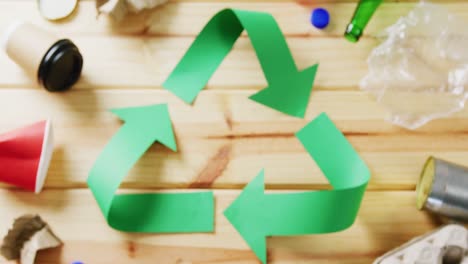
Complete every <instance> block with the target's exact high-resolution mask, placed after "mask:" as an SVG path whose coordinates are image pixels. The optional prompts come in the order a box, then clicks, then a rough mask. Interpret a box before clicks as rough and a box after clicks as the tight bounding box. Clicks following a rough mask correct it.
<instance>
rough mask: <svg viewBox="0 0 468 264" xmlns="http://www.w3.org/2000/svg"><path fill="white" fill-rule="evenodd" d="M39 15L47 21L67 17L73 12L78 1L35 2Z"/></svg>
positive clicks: (40, 0)
mask: <svg viewBox="0 0 468 264" xmlns="http://www.w3.org/2000/svg"><path fill="white" fill-rule="evenodd" d="M37 4H38V7H39V11H40V12H41V15H42V16H43V17H44V18H46V19H48V20H58V19H63V18H66V17H68V16H69V15H70V14H71V13H73V11H74V10H75V8H76V6H77V4H78V0H37Z"/></svg>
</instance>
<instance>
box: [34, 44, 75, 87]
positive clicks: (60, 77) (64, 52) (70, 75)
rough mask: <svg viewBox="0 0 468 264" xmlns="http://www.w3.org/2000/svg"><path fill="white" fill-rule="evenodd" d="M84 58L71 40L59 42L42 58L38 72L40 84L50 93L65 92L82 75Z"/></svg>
mask: <svg viewBox="0 0 468 264" xmlns="http://www.w3.org/2000/svg"><path fill="white" fill-rule="evenodd" d="M82 68H83V57H82V56H81V53H80V51H79V50H78V48H77V47H76V45H75V44H73V42H71V40H68V39H61V40H59V41H57V42H56V43H55V44H54V45H52V47H50V49H49V50H48V51H47V53H46V54H45V55H44V57H43V58H42V61H41V64H40V65H39V70H38V74H37V75H38V79H39V83H40V84H41V85H42V86H44V88H46V89H47V90H48V91H51V92H58V91H65V90H67V89H69V88H70V87H72V86H73V84H75V83H76V82H77V81H78V79H79V78H80V75H81V69H82Z"/></svg>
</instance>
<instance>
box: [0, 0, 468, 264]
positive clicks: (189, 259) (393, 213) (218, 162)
mask: <svg viewBox="0 0 468 264" xmlns="http://www.w3.org/2000/svg"><path fill="white" fill-rule="evenodd" d="M416 2H417V1H397V0H392V1H386V3H385V4H383V5H382V7H381V8H380V9H379V10H378V12H377V13H376V14H375V16H374V18H373V20H372V21H371V23H370V24H369V26H368V28H367V30H366V34H365V36H364V37H363V38H362V40H361V41H360V42H359V43H358V44H351V43H348V42H347V41H346V40H344V38H342V37H341V36H342V32H343V30H344V27H345V25H346V24H347V22H348V21H349V19H350V16H351V14H352V12H353V10H354V8H355V5H356V1H353V0H317V1H315V0H314V1H312V0H304V1H289V0H269V1H260V0H255V1H250V0H238V1H229V0H223V1H213V0H176V1H171V2H170V3H169V4H167V5H165V6H163V7H161V8H157V9H154V10H150V11H145V12H143V13H142V14H141V15H138V16H136V15H133V16H130V17H129V18H128V19H126V20H125V22H124V23H120V24H116V23H115V22H113V21H112V20H110V19H108V18H107V17H106V16H100V17H98V18H97V13H96V11H95V9H94V1H92V0H82V1H80V3H79V6H78V9H77V11H76V12H75V13H74V14H73V15H72V16H71V17H70V18H68V19H65V20H63V21H60V22H49V21H46V20H44V19H42V18H41V16H40V14H39V13H38V11H37V8H36V1H35V0H22V1H17V0H1V1H0V33H1V32H3V31H4V30H5V29H6V28H7V26H8V25H9V24H10V23H11V22H13V21H14V20H17V19H27V20H29V21H32V22H33V23H35V24H38V25H40V26H41V27H43V28H46V29H48V30H51V31H53V32H55V33H56V34H57V35H59V36H64V37H69V38H71V39H73V41H74V42H76V44H77V45H78V46H79V48H80V50H81V52H82V53H83V55H84V57H85V67H84V70H83V76H82V78H81V80H80V81H79V83H78V84H77V85H76V86H75V87H74V88H73V90H71V91H69V92H66V93H59V94H51V93H47V92H45V91H43V90H42V89H41V88H39V87H38V86H37V85H36V84H35V82H34V80H31V79H30V78H29V77H28V76H26V75H25V74H24V72H23V71H22V70H21V69H20V68H19V67H18V66H17V65H15V64H14V63H13V62H12V61H10V60H9V59H8V58H7V56H6V55H5V54H3V53H0V109H1V110H3V111H2V114H1V116H0V133H1V132H6V131H9V130H11V129H13V128H16V127H20V126H22V125H25V124H28V123H31V122H34V121H37V120H40V119H44V118H51V119H52V121H53V124H54V132H55V138H56V149H55V152H54V156H53V160H52V163H51V167H50V170H49V174H48V178H47V181H46V185H45V191H44V192H43V193H42V194H40V195H37V196H36V195H33V194H30V193H27V192H23V191H21V190H18V189H16V188H14V187H12V186H8V185H0V216H2V218H1V220H0V236H3V235H4V234H5V232H6V231H7V228H8V227H9V226H10V225H11V223H12V220H13V219H14V218H15V217H17V216H19V215H20V214H22V213H39V214H41V215H42V216H43V217H44V218H45V219H46V220H47V221H49V223H50V224H51V226H52V228H53V229H54V230H55V231H56V233H57V234H58V235H59V236H60V237H61V238H62V239H63V240H64V242H65V245H64V246H63V247H62V248H60V249H53V250H48V251H45V252H42V253H41V254H39V257H38V261H37V263H45V264H50V263H71V262H72V261H76V260H81V261H84V262H85V263H86V264H89V263H93V264H94V263H98V264H101V263H103V264H104V263H123V264H126V263H163V264H164V263H177V264H186V263H258V262H257V261H256V259H255V257H254V255H253V253H252V252H251V251H250V250H249V249H248V247H247V245H246V244H245V242H244V241H243V240H242V238H241V237H240V236H239V235H238V234H237V232H236V231H235V230H234V229H233V227H232V226H231V225H230V224H229V223H228V221H227V220H226V218H225V217H224V216H223V215H222V212H223V210H224V209H225V208H226V207H227V206H228V205H229V204H230V203H231V202H232V201H233V199H234V198H235V197H236V196H237V195H238V194H239V193H240V190H241V189H242V188H243V187H244V185H245V184H246V183H248V182H249V181H250V180H251V179H253V177H254V176H255V175H256V174H257V173H258V171H259V170H260V169H261V168H265V169H266V185H267V188H268V189H274V190H275V191H276V190H279V191H286V192H292V191H296V190H304V189H307V190H313V189H326V188H329V186H328V185H327V182H326V180H325V179H324V177H323V175H322V174H321V172H320V171H319V170H318V168H317V166H316V165H315V164H314V162H313V161H312V159H311V158H310V157H309V156H308V155H307V154H306V153H305V151H304V149H303V148H302V146H301V144H300V143H299V142H298V141H297V139H296V138H295V137H294V133H295V132H297V131H298V130H299V129H300V128H301V127H303V126H304V125H305V124H306V123H307V122H309V121H310V120H311V119H313V118H314V117H315V116H317V115H318V114H319V113H321V112H327V113H328V114H329V116H330V117H331V118H332V119H333V121H334V122H336V124H337V126H338V127H339V128H340V129H341V130H342V131H343V132H344V134H345V135H346V136H347V138H348V139H349V140H350V142H351V143H352V144H353V145H354V146H355V148H356V149H357V150H358V151H359V153H360V154H361V156H362V157H363V159H364V160H365V161H366V163H367V164H368V165H369V167H370V169H371V171H372V179H371V181H370V183H369V191H368V192H367V193H366V195H365V199H364V202H363V206H362V210H361V211H360V213H359V217H358V219H357V221H356V224H355V225H354V226H353V227H352V228H350V229H349V230H346V231H344V232H340V233H336V234H327V235H319V236H303V237H273V238H269V239H268V247H269V251H268V254H269V258H270V260H271V263H280V264H285V263H288V264H289V263H290V264H293V263H294V264H295V263H318V264H321V263H331V264H335V263H336V264H338V263H344V264H358V263H372V261H373V260H374V259H375V258H376V257H378V256H379V255H381V254H383V253H384V252H386V251H388V250H390V249H392V248H393V247H396V246H398V245H400V244H402V243H403V242H405V241H407V240H409V239H410V238H412V237H414V236H417V235H421V234H423V233H424V232H426V231H429V230H431V229H433V228H434V227H435V226H437V225H439V224H440V223H441V222H440V220H439V219H436V218H433V217H431V216H430V215H428V214H426V213H424V212H420V211H418V210H417V209H416V208H415V194H414V188H415V184H416V182H417V178H418V177H419V172H420V170H421V167H422V164H423V162H424V160H425V159H426V158H427V157H428V156H429V155H435V156H437V157H441V158H445V159H448V160H451V161H453V162H458V163H461V164H463V163H465V164H466V160H468V133H467V132H468V110H462V111H460V112H459V113H456V114H454V115H453V116H451V117H449V118H446V119H441V120H436V121H434V122H431V123H430V124H429V125H427V126H424V127H423V128H421V129H419V130H417V131H406V130H404V129H401V128H398V127H395V126H392V125H391V124H389V123H387V122H385V121H384V119H385V118H386V116H387V112H386V111H385V109H383V108H382V107H381V106H379V105H378V104H377V103H376V102H375V100H374V99H373V98H372V97H371V96H370V95H368V94H367V93H365V92H363V91H361V90H359V81H360V79H361V78H362V77H363V76H364V75H365V74H366V73H367V65H366V58H367V56H368V54H369V52H370V51H371V50H372V49H373V48H374V47H375V46H376V45H378V43H379V40H378V39H377V36H378V34H379V33H380V32H382V30H383V29H384V28H385V27H386V26H389V25H391V24H392V23H394V22H395V21H396V20H397V19H398V17H400V16H401V15H404V14H405V13H406V12H408V11H409V10H410V9H411V8H412V7H414V6H415V5H416V4H417V3H416ZM435 2H437V3H439V4H442V5H443V6H445V7H447V8H448V9H449V10H450V11H451V12H453V13H455V14H457V15H459V16H461V17H464V18H466V19H468V2H466V1H462V0H451V1H444V0H438V1H435ZM317 6H323V7H325V8H328V10H329V11H330V12H331V16H332V24H331V25H330V27H329V28H328V29H327V30H326V31H324V32H322V31H318V30H316V29H314V28H313V27H312V26H310V24H309V22H308V19H309V14H310V10H312V9H313V8H315V7H317ZM226 7H233V8H242V9H249V10H257V11H266V12H271V13H272V14H273V16H274V17H275V18H276V19H277V21H278V24H279V25H280V27H281V29H282V30H283V32H284V34H285V35H286V36H287V41H288V44H289V45H290V47H291V50H292V53H293V55H294V58H295V60H296V63H297V65H298V66H299V67H300V68H304V67H307V66H310V65H312V64H314V63H317V62H319V63H320V67H319V72H318V75H317V80H316V83H315V87H314V91H313V93H312V97H311V100H310V105H309V108H308V111H307V114H306V118H305V119H297V118H291V117H287V116H285V115H282V114H279V113H276V112H274V111H272V110H270V109H268V108H265V107H263V106H261V105H258V104H256V103H254V102H252V101H250V100H249V99H248V96H249V95H251V94H252V93H254V92H255V91H257V90H259V89H262V88H263V87H265V86H266V81H265V78H264V76H263V73H262V71H261V69H260V66H259V64H258V61H257V58H256V56H255V53H254V51H253V50H252V46H251V44H250V41H249V39H248V38H247V37H246V36H245V35H243V37H242V38H241V39H240V40H238V41H237V43H236V45H235V47H234V50H233V52H232V53H231V54H229V56H228V57H227V59H226V60H225V61H224V62H223V63H222V65H221V67H220V69H219V70H218V71H217V72H216V73H215V75H214V76H213V78H212V79H211V80H210V82H209V83H208V86H207V88H206V90H204V91H203V92H202V93H201V94H200V96H199V97H198V99H197V100H196V102H195V104H194V105H193V106H189V105H186V104H184V103H183V102H181V101H180V100H179V99H178V98H176V97H175V96H173V95H172V94H170V93H168V92H166V91H164V90H162V86H161V84H162V83H163V81H164V80H165V78H167V76H168V74H169V73H170V71H171V70H172V69H173V67H174V66H175V65H176V63H177V62H178V61H179V59H180V58H181V56H182V55H183V54H184V52H185V51H186V49H187V48H188V46H189V45H190V43H191V42H192V41H193V38H194V37H195V36H196V34H197V33H198V32H199V31H200V29H201V28H202V26H203V25H204V24H205V23H206V22H207V21H208V20H209V18H210V17H211V16H212V15H214V14H215V13H216V12H217V11H219V10H221V9H223V8H226ZM154 103H168V104H169V107H170V114H171V117H172V119H173V122H174V128H175V133H176V137H177V143H178V145H179V149H180V150H179V152H177V153H173V152H171V151H170V150H168V149H165V148H163V147H162V146H160V145H155V146H153V147H152V148H151V149H150V150H149V151H148V153H147V154H146V155H145V156H144V157H143V158H142V159H141V160H140V161H139V162H138V164H137V165H136V166H135V168H134V169H133V170H132V171H131V173H130V174H129V175H128V177H126V178H125V180H124V182H123V183H122V186H121V187H122V188H123V189H124V191H130V192H141V191H161V190H160V189H167V190H164V191H184V192H186V191H192V190H193V189H198V188H203V189H206V188H209V189H215V194H216V231H215V232H214V233H213V234H179V235H175V234H173V235H136V234H125V233H121V232H117V231H114V230H112V229H111V228H109V227H108V226H107V224H106V223H105V221H104V218H103V216H102V215H101V213H100V212H99V210H98V207H97V205H96V204H95V202H94V199H93V197H92V195H91V193H90V192H89V190H88V189H87V186H86V178H87V173H88V172H89V169H90V168H91V166H92V164H93V162H94V160H95V159H96V157H97V156H98V155H99V153H100V151H101V150H102V148H103V146H104V145H105V144H106V142H107V141H108V140H109V139H110V138H111V137H112V135H113V134H114V133H115V132H116V131H117V130H118V129H119V127H120V126H121V122H119V120H118V119H117V118H116V117H115V116H113V115H112V114H111V113H109V112H108V109H111V108H118V107H126V106H138V105H147V104H154ZM411 103H413V104H417V103H418V102H417V101H416V102H411ZM311 221H313V219H311Z"/></svg>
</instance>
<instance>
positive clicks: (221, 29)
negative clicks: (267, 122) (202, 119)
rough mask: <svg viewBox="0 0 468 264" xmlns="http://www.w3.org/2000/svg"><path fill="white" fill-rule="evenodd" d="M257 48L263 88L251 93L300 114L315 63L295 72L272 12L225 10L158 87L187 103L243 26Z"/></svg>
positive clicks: (269, 103) (277, 107) (270, 105)
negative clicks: (264, 86) (265, 81)
mask: <svg viewBox="0 0 468 264" xmlns="http://www.w3.org/2000/svg"><path fill="white" fill-rule="evenodd" d="M244 29H245V30H246V31H247V33H248V35H249V38H250V40H251V41H252V45H253V47H254V49H255V52H256V53H257V57H258V60H259V61H260V65H261V67H262V69H263V73H264V74H265V77H266V80H267V82H268V87H267V88H266V89H264V90H262V91H260V92H259V93H257V94H254V95H253V96H251V97H250V98H251V99H252V100H254V101H257V102H259V103H261V104H264V105H266V106H268V107H270V108H273V109H276V110H277V111H280V112H283V113H285V114H288V115H292V116H297V117H304V115H305V111H306V108H307V105H308V102H309V96H310V92H311V90H312V85H313V82H314V79H315V74H316V72H317V67H318V65H317V64H316V65H314V66H312V67H310V68H307V69H305V70H303V71H299V70H298V69H297V67H296V64H295V63H294V59H293V57H292V55H291V52H290V50H289V48H288V44H287V43H286V40H285V39H284V36H283V34H282V33H281V30H280V28H279V27H278V24H277V23H276V21H275V19H274V18H273V16H272V15H270V14H268V13H262V12H251V11H244V10H235V9H225V10H222V11H220V12H219V13H217V14H216V15H215V16H214V17H213V18H212V19H211V20H210V21H209V22H208V24H206V26H205V28H204V29H203V30H202V31H201V33H200V34H199V35H198V36H197V38H196V39H195V41H194V42H193V43H192V45H191V46H190V48H189V49H188V51H187V52H186V53H185V55H184V57H183V58H182V60H181V61H180V62H179V64H177V66H176V67H175V69H174V70H173V71H172V73H171V74H170V75H169V77H168V78H167V80H166V81H165V82H164V84H163V86H164V87H165V88H166V89H167V90H169V91H171V92H173V93H174V94H175V95H177V96H178V97H180V98H181V99H182V100H184V101H185V102H187V103H192V102H193V100H194V99H195V97H196V96H197V95H198V93H199V92H200V91H201V90H202V89H203V87H204V86H205V85H206V84H207V83H208V80H209V79H210V78H211V76H212V75H213V73H214V72H215V71H216V69H217V68H218V67H219V65H220V64H221V62H222V61H223V60H224V58H225V57H226V56H227V55H228V54H229V52H230V51H231V49H232V48H233V46H234V43H235V42H236V40H237V39H238V38H239V36H240V34H241V33H242V31H243V30H244Z"/></svg>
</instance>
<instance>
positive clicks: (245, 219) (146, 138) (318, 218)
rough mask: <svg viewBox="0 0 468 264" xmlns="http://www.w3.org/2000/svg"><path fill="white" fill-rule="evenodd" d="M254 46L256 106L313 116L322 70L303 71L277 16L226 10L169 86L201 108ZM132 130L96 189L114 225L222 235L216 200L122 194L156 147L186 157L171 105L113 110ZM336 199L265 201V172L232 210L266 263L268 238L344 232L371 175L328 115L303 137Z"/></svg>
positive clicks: (116, 146)
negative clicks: (224, 71)
mask: <svg viewBox="0 0 468 264" xmlns="http://www.w3.org/2000/svg"><path fill="white" fill-rule="evenodd" d="M244 29H245V30H246V31H247V33H248V34H249V37H250V39H251V41H252V44H253V47H254V49H255V51H256V54H257V57H258V59H259V61H260V64H261V66H262V69H263V72H264V74H265V77H266V79H267V82H268V87H267V88H265V89H263V90H262V91H260V92H258V93H257V94H254V95H253V96H251V99H252V100H254V101H256V102H259V103H261V104H263V105H265V106H268V107H270V108H272V109H275V110H277V111H280V112H283V113H286V114H288V115H291V116H297V117H303V116H304V115H305V111H306V108H307V104H308V101H309V96H310V92H311V89H312V88H311V87H312V85H313V81H314V78H315V74H316V71H317V65H314V66H312V67H310V68H307V69H306V70H303V71H299V70H298V69H297V67H296V65H295V63H294V60H293V57H292V55H291V52H290V50H289V48H288V46H287V43H286V41H285V39H284V36H283V34H282V33H281V31H280V29H279V27H278V25H277V23H276V21H275V20H274V18H273V17H272V16H271V15H270V14H267V13H261V12H251V11H244V10H233V9H225V10H223V11H221V12H219V13H218V14H216V15H215V16H214V17H213V18H212V19H211V20H210V21H209V22H208V24H207V25H206V26H205V28H204V29H203V30H202V32H201V33H200V34H199V35H198V36H197V38H196V40H195V41H194V42H193V43H192V45H191V47H190V48H189V50H188V51H187V53H186V54H185V56H184V57H183V58H182V60H181V61H180V62H179V63H178V65H177V66H176V67H175V69H174V71H173V72H172V73H171V74H170V76H169V77H168V79H167V80H166V81H165V83H164V84H163V86H164V87H165V88H166V89H168V90H170V91H171V92H173V93H174V94H176V95H177V96H178V97H180V98H181V99H182V100H184V101H185V102H188V103H191V102H192V101H193V100H194V99H195V97H196V96H197V94H198V93H199V92H200V91H201V90H202V89H203V87H204V86H205V85H206V83H207V82H208V80H209V78H210V77H211V76H212V74H213V73H214V72H215V70H216V69H217V68H218V67H219V65H220V64H221V62H222V61H223V60H224V58H225V57H226V56H227V54H228V53H229V52H230V50H231V49H232V47H233V45H234V43H235V41H236V40H237V39H238V38H239V36H240V34H241V33H242V31H243V30H244ZM112 112H113V113H114V114H116V115H117V116H118V117H119V118H120V119H121V120H122V121H124V125H123V126H122V127H121V128H120V130H119V131H118V132H117V133H116V134H115V135H114V136H113V137H112V138H111V140H110V142H109V143H108V144H107V145H106V147H105V148H104V150H103V151H102V153H101V154H100V155H99V157H98V158H97V160H96V162H95V163H94V165H93V168H92V169H91V171H90V173H89V177H88V181H87V182H88V185H89V187H90V189H91V191H92V193H93V195H94V197H95V199H96V201H97V203H98V205H99V207H100V209H101V211H102V213H103V214H104V216H105V218H106V220H107V222H108V223H109V225H110V226H111V227H113V228H115V229H117V230H120V231H126V232H145V233H196V232H213V231H214V217H215V216H214V215H215V212H214V211H215V208H214V195H213V192H211V191H202V192H189V193H137V194H116V191H117V190H118V188H119V185H120V183H121V182H122V180H123V178H124V177H125V176H126V175H127V174H128V172H129V171H130V170H131V168H132V167H133V166H134V165H135V163H136V162H137V161H138V160H139V159H140V158H141V157H142V156H143V154H144V153H145V152H146V151H147V150H148V149H149V148H150V147H151V145H153V144H154V143H155V142H156V141H158V142H160V143H161V144H163V145H165V146H166V147H168V148H169V149H171V150H173V151H176V150H177V146H176V143H175V138H174V133H173V130H172V123H171V119H170V116H169V111H168V107H167V105H166V104H158V105H150V106H143V107H131V108H121V109H114V110H112ZM296 137H297V138H298V140H299V141H300V142H301V143H302V144H303V146H304V148H305V150H306V151H307V152H308V153H309V154H310V156H311V157H312V158H313V159H314V160H315V162H316V163H317V165H318V166H319V167H320V169H321V170H322V172H323V174H324V175H325V177H326V178H327V179H328V181H329V182H330V184H331V185H332V187H333V189H332V190H323V191H303V192H292V193H265V189H264V171H263V170H262V171H261V172H260V173H259V174H258V176H257V177H256V178H254V180H252V181H251V182H250V183H249V184H248V185H247V186H246V187H245V189H244V190H243V192H242V193H241V194H240V195H239V197H238V198H237V199H236V200H235V201H234V202H233V203H232V204H231V205H230V206H229V207H228V208H227V209H226V210H225V212H224V215H225V216H226V217H227V219H228V220H229V221H230V222H231V224H232V225H233V226H234V227H235V228H236V229H237V231H238V232H239V234H240V235H241V236H242V237H243V238H244V240H245V241H246V242H247V244H248V245H249V246H250V247H251V249H252V250H253V251H254V253H255V254H256V256H257V257H258V258H259V259H260V260H261V261H262V263H266V261H267V258H266V237H268V236H292V235H306V234H320V233H330V232H337V231H340V230H343V229H346V228H348V227H349V226H351V225H352V224H353V223H354V221H355V219H356V216H357V213H358V210H359V207H360V204H361V201H362V197H363V195H364V192H365V189H366V186H367V183H368V181H369V179H370V172H369V169H368V168H367V166H366V165H365V163H364V161H363V160H362V159H361V158H360V157H359V155H358V154H357V153H356V151H355V150H354V149H353V147H352V146H351V144H350V143H349V142H348V141H347V140H346V138H345V137H344V135H343V134H342V133H341V132H340V131H339V130H338V128H336V126H335V125H334V124H333V122H332V121H331V120H330V119H329V118H328V116H327V115H326V114H324V113H323V114H321V115H319V116H318V117H317V118H315V119H314V120H312V121H311V122H310V123H308V124H307V125H306V126H305V127H304V128H302V129H301V130H300V131H299V132H297V133H296Z"/></svg>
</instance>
